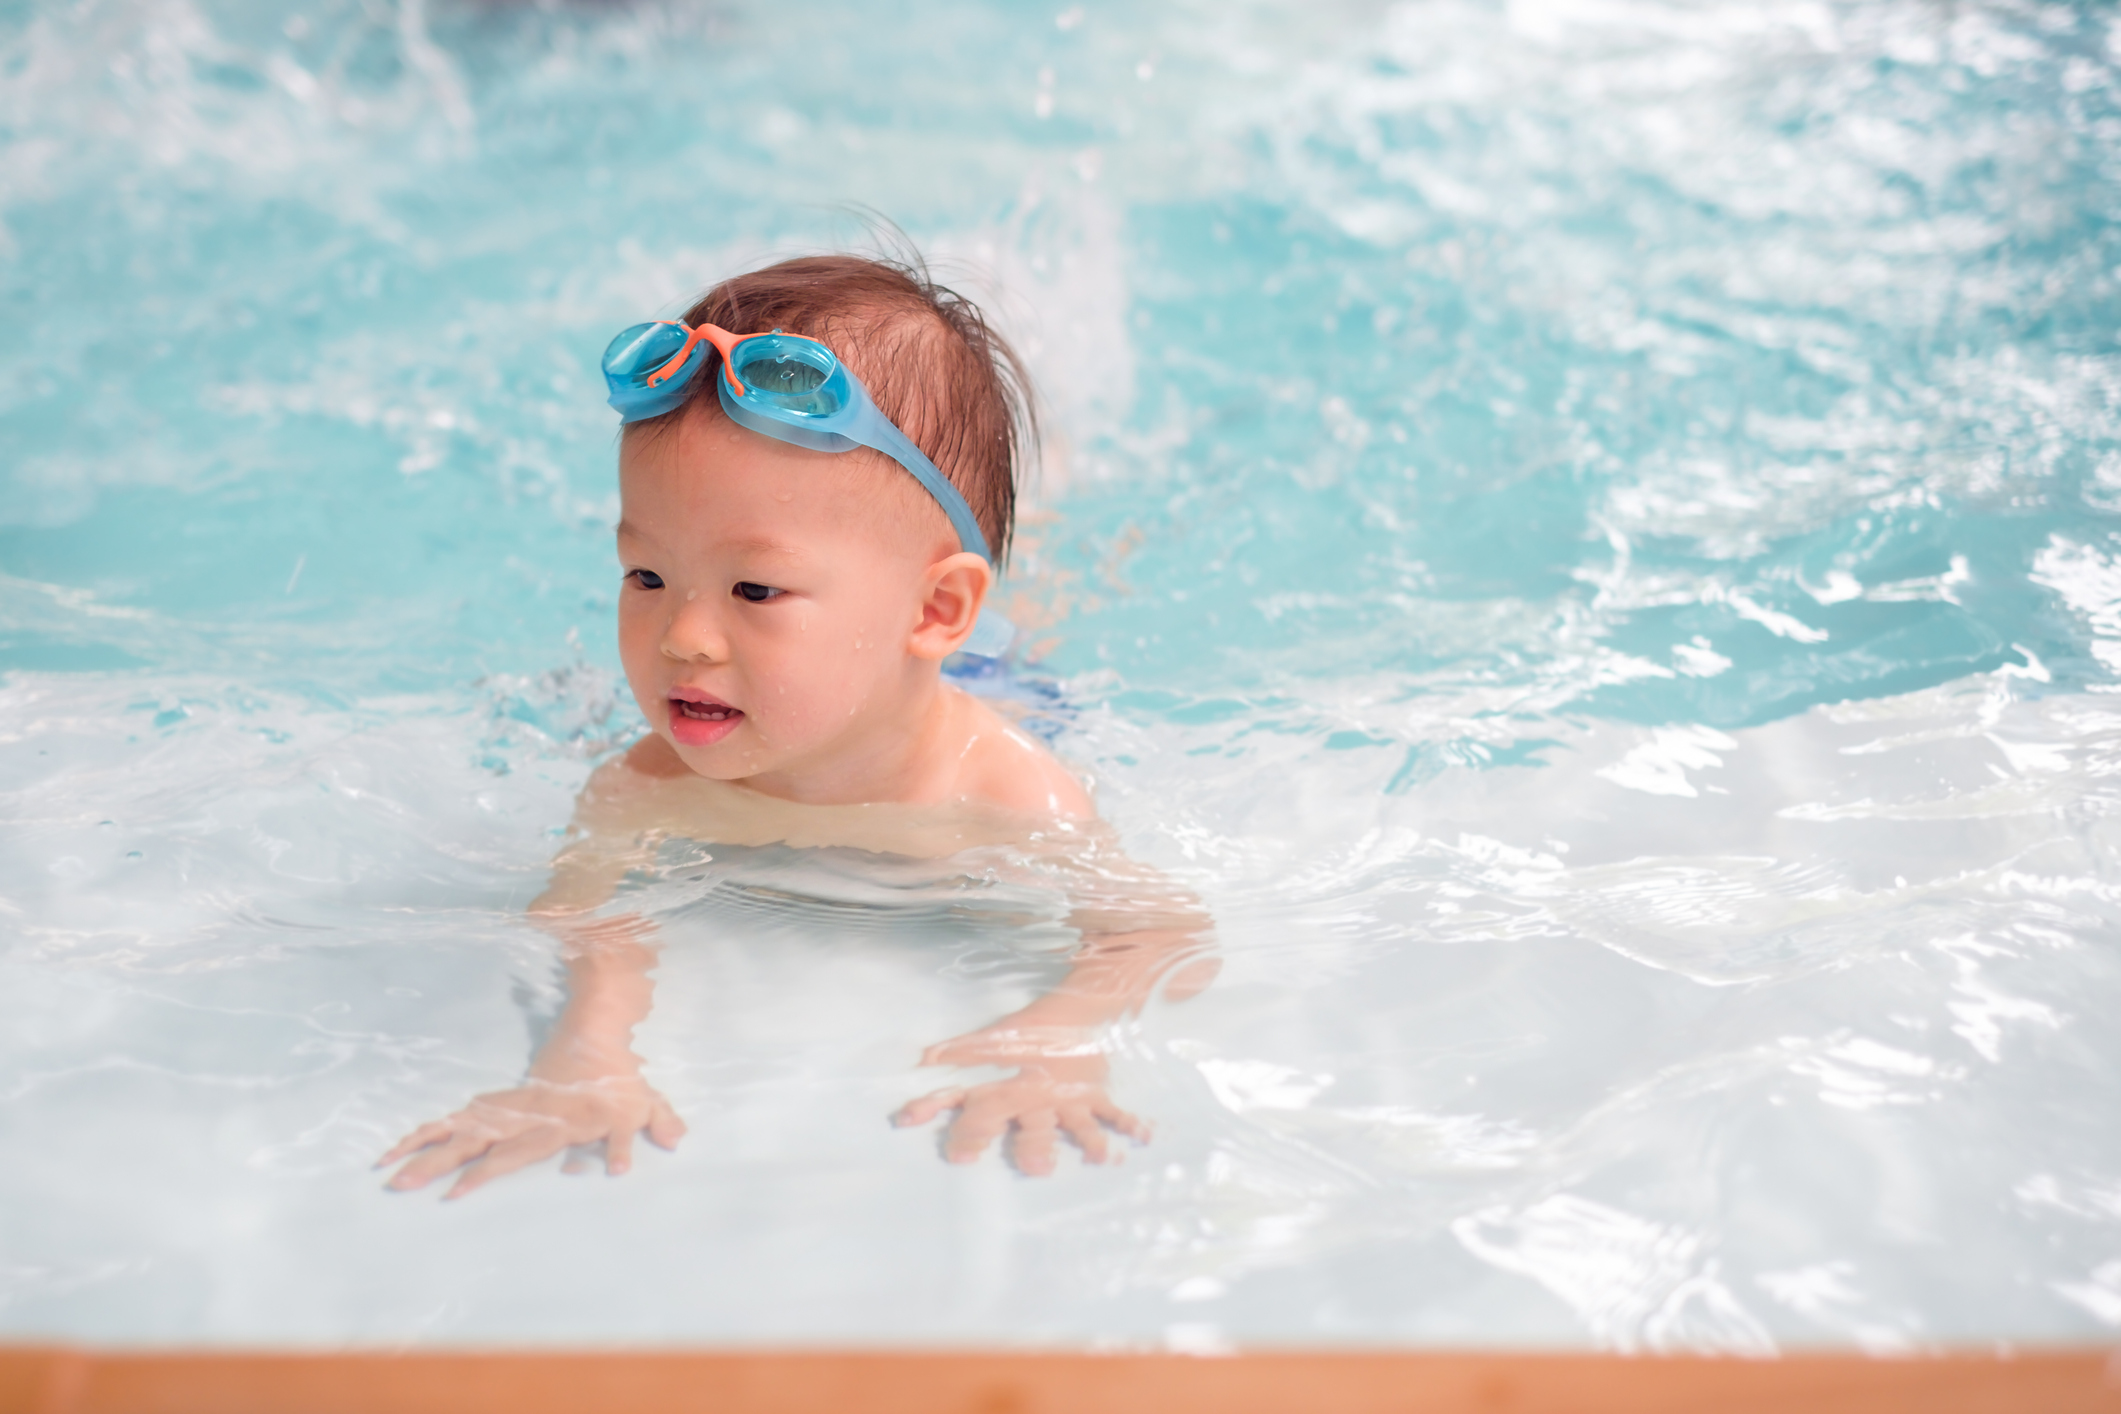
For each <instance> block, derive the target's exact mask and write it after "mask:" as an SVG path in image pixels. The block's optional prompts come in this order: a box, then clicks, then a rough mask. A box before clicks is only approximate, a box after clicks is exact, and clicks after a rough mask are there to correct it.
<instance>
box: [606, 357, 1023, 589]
mask: <svg viewBox="0 0 2121 1414" xmlns="http://www.w3.org/2000/svg"><path fill="white" fill-rule="evenodd" d="M709 348H713V349H715V350H718V351H719V352H720V353H721V355H722V375H721V377H719V378H717V379H715V391H716V392H718V393H720V394H721V397H722V411H724V412H726V413H728V414H729V417H730V420H731V421H733V422H736V423H737V424H739V425H740V426H744V427H748V428H750V429H751V430H752V431H754V432H762V433H764V434H765V435H766V436H768V437H776V438H779V439H780V440H781V441H783V442H792V443H794V444H795V445H796V446H798V447H810V448H814V449H815V450H817V451H820V452H851V451H853V450H854V449H855V448H856V447H870V448H873V449H874V450H876V451H879V452H882V453H883V454H884V455H885V456H887V457H889V458H891V460H893V461H895V462H897V463H898V464H899V465H900V466H902V467H904V468H905V469H906V470H907V471H909V472H911V473H912V475H913V479H914V480H915V481H918V482H920V484H921V487H922V489H924V490H925V491H927V493H928V494H929V495H931V496H933V497H934V498H935V500H936V503H937V504H938V505H940V506H941V507H942V508H943V514H945V515H947V516H949V517H950V525H951V528H952V529H954V530H955V531H956V532H957V543H958V545H959V546H960V547H961V548H963V549H966V550H970V551H971V552H972V553H973V554H975V555H977V556H979V557H980V558H981V559H983V560H985V561H987V562H988V563H989V564H992V563H994V556H993V555H991V554H989V553H988V551H987V537H986V536H985V535H983V534H981V533H980V528H979V520H978V519H977V518H976V517H975V516H974V515H973V514H972V507H970V506H968V505H966V504H965V498H964V497H963V496H962V495H960V494H959V492H958V489H957V488H956V487H955V486H952V485H951V484H950V482H949V480H948V479H947V478H945V477H944V475H943V474H942V473H941V472H940V471H937V470H936V468H935V463H934V462H932V461H929V460H928V458H927V457H926V456H925V455H923V454H922V452H921V449H920V448H919V447H916V446H914V445H913V439H912V438H910V437H908V436H907V435H906V434H905V433H903V432H901V431H899V430H898V428H897V426H896V425H895V424H893V422H892V421H891V419H890V418H888V417H886V416H884V414H883V413H882V412H880V411H878V410H877V406H876V403H875V402H874V401H872V400H871V399H870V397H869V390H868V389H867V388H864V387H863V386H862V382H861V380H860V379H859V378H856V377H855V376H854V374H853V373H852V372H851V371H850V370H849V369H848V367H847V365H846V364H844V363H841V362H840V361H839V359H838V358H836V357H834V355H833V352H832V350H830V349H828V348H826V347H825V346H824V345H823V344H821V343H819V342H818V341H817V340H815V339H806V338H804V337H803V336H802V335H800V334H783V333H782V332H781V331H780V330H778V329H776V330H774V331H773V332H772V333H770V334H732V333H730V332H729V331H728V330H727V329H723V328H719V327H717V326H715V325H713V324H702V325H701V326H700V327H699V328H697V329H688V328H686V327H685V326H684V325H683V324H679V323H676V322H675V321H672V320H663V319H659V320H657V321H656V322H655V323H653V324H636V325H634V326H633V327H632V328H631V329H628V330H626V331H625V332H623V333H621V334H620V335H619V336H618V337H617V338H616V339H613V340H612V341H611V347H609V348H607V349H605V350H604V381H605V382H606V383H607V384H609V385H610V387H611V405H612V406H613V407H614V408H617V409H618V413H619V420H620V421H621V422H639V421H641V420H643V419H644V418H650V417H660V416H662V415H663V414H664V413H666V412H669V411H670V410H671V409H672V408H675V407H676V406H678V404H680V403H682V402H684V401H685V393H686V389H687V388H688V387H689V386H690V385H691V383H692V380H693V379H694V378H696V377H697V376H699V371H700V367H701V365H702V364H703V363H705V362H706V357H707V352H708V350H709Z"/></svg>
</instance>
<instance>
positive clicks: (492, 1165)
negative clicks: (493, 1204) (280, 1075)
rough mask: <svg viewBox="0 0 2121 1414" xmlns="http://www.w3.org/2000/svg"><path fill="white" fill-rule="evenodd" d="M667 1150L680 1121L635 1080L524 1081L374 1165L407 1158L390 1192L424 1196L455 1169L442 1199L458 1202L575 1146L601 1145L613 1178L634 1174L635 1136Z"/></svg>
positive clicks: (427, 1129) (427, 1128)
mask: <svg viewBox="0 0 2121 1414" xmlns="http://www.w3.org/2000/svg"><path fill="white" fill-rule="evenodd" d="M644 1129H645V1130H647V1131H648V1137H649V1138H650V1139H651V1140H653V1141H654V1142H655V1143H656V1144H658V1145H660V1146H661V1147H663V1148H665V1149H672V1148H675V1147H677V1142H678V1140H679V1139H680V1138H682V1137H683V1136H684V1133H685V1121H683V1120H681V1119H679V1118H678V1115H677V1111H676V1110H673V1109H672V1108H670V1102H669V1101H668V1100H666V1099H664V1098H663V1097H662V1096H661V1095H659V1094H657V1093H656V1092H655V1091H654V1090H653V1089H651V1088H650V1087H649V1085H648V1082H647V1081H645V1080H643V1079H641V1078H640V1077H639V1076H638V1075H608V1076H599V1077H596V1078H594V1079H588V1080H577V1081H569V1082H560V1081H553V1080H537V1079H533V1080H529V1081H526V1082H525V1083H524V1084H521V1085H518V1086H516V1087H515V1088H514V1089H513V1090H496V1091H494V1092H492V1093H491V1094H486V1095H481V1096H479V1097H478V1098H477V1099H475V1100H473V1101H472V1102H471V1103H470V1104H468V1105H466V1106H465V1107H464V1108H463V1109H461V1110H458V1111H457V1112H456V1113H455V1114H453V1115H451V1116H450V1117H449V1118H448V1119H438V1120H436V1121H435V1122H434V1123H432V1124H423V1125H421V1126H420V1127H419V1128H418V1129H415V1130H414V1131H413V1132H412V1133H410V1134H408V1135H406V1136H405V1137H404V1138H403V1139H400V1140H399V1141H398V1142H397V1145H396V1146H395V1147H394V1148H392V1149H391V1151H390V1152H389V1153H387V1154H385V1155H384V1156H383V1157H382V1158H381V1159H379V1160H377V1161H376V1166H377V1167H378V1168H382V1167H386V1166H388V1165H390V1164H394V1163H396V1162H397V1161H398V1160H400V1159H403V1158H406V1157H407V1156H413V1157H412V1161H411V1162H410V1163H408V1164H406V1165H405V1167H403V1168H401V1169H399V1170H398V1171H397V1173H396V1174H394V1175H392V1177H391V1180H390V1183H389V1185H388V1186H389V1187H391V1188H395V1189H401V1190H402V1189H411V1188H424V1187H426V1186H427V1185H428V1184H430V1183H432V1182H434V1181H435V1180H436V1179H438V1178H440V1177H442V1176H443V1175H445V1174H448V1173H451V1172H454V1171H455V1170H457V1169H459V1168H461V1169H463V1170H464V1171H463V1172H462V1173H461V1174H458V1175H457V1181H456V1183H455V1184H454V1185H453V1186H452V1187H451V1188H450V1190H449V1192H448V1193H446V1194H444V1195H443V1196H444V1197H447V1198H461V1197H463V1196H464V1195H465V1194H466V1193H469V1192H471V1190H472V1189H474V1188H477V1187H478V1186H479V1185H481V1184H483V1183H489V1182H491V1181H492V1180H494V1179H496V1178H499V1177H501V1176H502V1175H503V1174H507V1173H513V1172H515V1171H516V1170H517V1169H519V1168H523V1167H525V1166H527V1165H529V1164H534V1163H536V1162H537V1161H538V1160H540V1159H543V1158H548V1157H550V1156H551V1155H553V1154H556V1153H558V1152H559V1151H560V1150H562V1149H565V1148H569V1147H571V1146H573V1145H576V1144H594V1143H597V1142H598V1141H600V1140H601V1141H602V1142H603V1144H604V1169H605V1172H607V1173H610V1174H612V1175H614V1176H616V1175H618V1174H622V1173H624V1172H626V1171H627V1170H628V1169H630V1168H632V1167H633V1136H634V1135H635V1134H637V1133H639V1132H640V1131H642V1130H644Z"/></svg>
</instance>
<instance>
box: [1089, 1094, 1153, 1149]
mask: <svg viewBox="0 0 2121 1414" xmlns="http://www.w3.org/2000/svg"><path fill="white" fill-rule="evenodd" d="M1094 1108H1095V1109H1096V1111H1097V1117H1098V1118H1099V1119H1101V1120H1103V1121H1104V1122H1105V1123H1106V1124H1109V1125H1111V1126H1112V1127H1113V1128H1114V1129H1115V1130H1117V1131H1119V1132H1120V1133H1121V1134H1124V1135H1126V1136H1127V1137H1128V1138H1129V1139H1132V1140H1133V1141H1134V1142H1135V1143H1137V1144H1146V1143H1148V1142H1149V1126H1148V1125H1146V1124H1144V1123H1142V1121H1141V1120H1139V1119H1137V1118H1135V1117H1134V1116H1133V1115H1130V1114H1128V1113H1127V1112H1126V1111H1125V1110H1123V1109H1121V1108H1120V1107H1119V1106H1118V1105H1115V1104H1113V1103H1112V1102H1111V1101H1110V1100H1105V1101H1103V1102H1101V1103H1099V1104H1098V1105H1096V1106H1095V1107H1094Z"/></svg>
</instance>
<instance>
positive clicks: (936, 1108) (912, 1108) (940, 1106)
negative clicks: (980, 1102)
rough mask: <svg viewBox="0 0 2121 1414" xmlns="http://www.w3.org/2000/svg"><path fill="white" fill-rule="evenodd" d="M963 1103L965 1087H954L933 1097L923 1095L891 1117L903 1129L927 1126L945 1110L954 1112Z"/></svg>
mask: <svg viewBox="0 0 2121 1414" xmlns="http://www.w3.org/2000/svg"><path fill="white" fill-rule="evenodd" d="M963 1103H965V1091H964V1087H962V1086H953V1087H951V1088H950V1089H948V1090H938V1091H936V1092H935V1093H934V1094H932V1095H923V1096H921V1097H920V1098H919V1099H918V1100H908V1101H907V1102H906V1103H905V1104H904V1105H903V1106H902V1107H900V1109H899V1112H898V1113H897V1114H895V1115H893V1116H892V1117H891V1122H892V1123H893V1124H896V1125H899V1126H900V1127H902V1128H903V1127H905V1126H907V1125H918V1124H926V1123H927V1122H928V1121H929V1120H931V1119H934V1118H935V1117H936V1116H937V1115H939V1114H941V1113H942V1112H943V1111H944V1110H954V1109H956V1108H957V1107H958V1106H959V1105H962V1104H963Z"/></svg>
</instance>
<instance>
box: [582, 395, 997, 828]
mask: <svg viewBox="0 0 2121 1414" xmlns="http://www.w3.org/2000/svg"><path fill="white" fill-rule="evenodd" d="M619 497H620V504H621V507H622V514H621V519H620V523H619V535H618V540H619V544H618V549H619V559H620V562H621V566H622V568H623V569H624V571H625V573H626V578H625V582H624V584H623V585H622V586H621V588H620V591H619V655H620V658H621V659H622V660H623V661H624V663H625V666H626V680H627V682H628V683H629V684H630V685H631V686H632V688H633V695H634V699H635V700H636V701H637V702H639V703H640V706H641V711H642V713H643V714H644V715H645V716H646V717H647V719H648V724H649V726H650V727H651V728H653V729H654V731H655V732H656V734H657V735H658V736H660V737H662V738H663V739H664V740H665V741H666V742H668V743H669V744H670V745H671V746H672V747H673V748H675V750H676V751H677V754H678V756H679V757H680V758H681V759H682V760H683V761H684V763H685V764H686V765H687V766H689V767H690V768H691V769H692V770H693V771H695V772H697V773H698V774H700V775H703V776H709V777H712V778H714V779H717V780H742V781H745V782H747V783H748V784H752V785H754V786H757V787H758V788H760V789H763V790H767V791H770V792H772V793H774V794H781V795H790V796H796V797H801V796H804V795H806V794H809V793H810V792H809V791H808V789H807V788H806V785H807V783H808V782H809V781H813V780H816V779H818V778H821V777H832V776H835V775H838V776H845V775H847V774H848V773H849V772H850V771H852V772H854V773H856V774H859V773H860V771H861V769H862V767H863V764H864V762H865V761H868V760H871V759H875V758H880V757H888V756H889V755H890V754H891V752H892V751H893V750H894V749H895V748H896V747H897V746H898V744H899V743H900V741H901V740H902V739H903V738H905V737H907V736H910V735H912V734H915V733H917V731H918V727H919V724H918V722H917V721H914V720H911V719H912V718H913V717H914V716H916V715H917V709H918V707H919V705H920V704H921V702H922V701H923V697H922V694H923V691H924V690H925V691H927V692H930V693H932V691H933V689H934V683H935V673H936V664H937V661H938V660H939V659H940V657H941V653H940V652H931V651H930V649H931V648H932V647H933V644H932V643H931V642H930V640H931V639H932V638H933V637H934V634H933V632H932V623H930V624H928V626H927V627H926V628H925V629H924V623H927V621H930V620H932V619H933V617H934V610H933V598H934V596H933V587H934V581H935V579H936V574H935V572H934V571H935V569H936V566H937V565H938V563H939V562H941V561H945V560H948V559H949V558H950V557H951V556H952V555H953V554H955V553H956V552H957V544H956V541H955V540H954V539H953V538H952V536H951V534H950V530H949V522H948V521H947V519H946V518H945V517H944V516H943V513H942V510H941V509H940V508H939V507H937V506H935V505H934V504H933V503H932V502H930V501H928V499H927V498H926V497H925V496H924V495H923V494H922V493H921V492H920V489H919V487H918V485H917V484H916V483H915V482H914V481H913V480H912V478H911V477H909V476H906V475H905V474H904V473H901V472H898V471H897V469H896V468H895V467H891V466H890V464H889V463H884V462H881V459H880V458H876V457H872V456H870V455H869V454H867V453H863V452H852V453H846V454H833V453H827V452H813V451H809V450H807V449H805V448H801V447H792V446H789V445H787V444H786V443H782V442H776V441H774V440H772V439H771V438H768V437H764V436H761V435H759V434H757V433H755V432H750V431H747V430H745V429H743V428H740V427H738V426H736V425H735V424H734V423H731V422H730V421H729V420H728V419H727V418H725V417H722V416H720V415H719V414H711V413H698V412H696V413H692V414H688V415H687V416H685V417H684V418H683V419H681V420H680V421H679V423H678V425H677V426H676V427H674V428H672V429H670V430H669V431H667V432H666V433H664V434H663V435H661V436H657V437H635V438H628V439H627V440H626V441H625V442H624V443H623V444H622V446H621V449H620V453H619ZM959 558H960V559H962V558H965V557H962V556H960V557H959ZM982 584H984V581H982ZM976 611H977V606H976V605H975V606H974V612H976ZM924 635H925V636H924Z"/></svg>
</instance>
